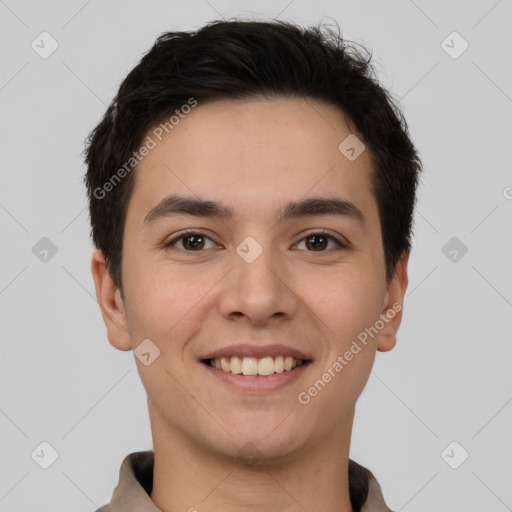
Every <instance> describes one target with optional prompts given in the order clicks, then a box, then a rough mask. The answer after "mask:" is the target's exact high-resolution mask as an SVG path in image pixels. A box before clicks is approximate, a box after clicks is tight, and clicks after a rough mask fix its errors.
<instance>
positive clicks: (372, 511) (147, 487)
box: [96, 450, 392, 512]
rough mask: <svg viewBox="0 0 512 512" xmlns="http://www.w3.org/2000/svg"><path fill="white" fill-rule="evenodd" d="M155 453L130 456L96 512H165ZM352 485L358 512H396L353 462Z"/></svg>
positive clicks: (372, 479)
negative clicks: (157, 494)
mask: <svg viewBox="0 0 512 512" xmlns="http://www.w3.org/2000/svg"><path fill="white" fill-rule="evenodd" d="M153 465H154V452H153V451H151V450H149V451H142V452H133V453H130V454H129V455H127V456H126V457H125V458H124V460H123V462H122V464H121V469H120V470H119V483H118V484H117V486H116V487H115V489H114V492H113V493H112V499H111V501H110V503H109V504H107V505H104V506H103V507H101V508H100V509H98V510H97V511H96V512H162V511H161V510H160V509H159V508H157V507H156V505H155V504H154V503H153V502H152V501H151V498H150V497H149V496H150V494H151V490H152V489H153ZM348 477H349V478H348V482H349V489H350V500H351V501H352V507H353V509H354V512H392V511H391V510H390V509H389V508H388V506H387V505H386V503H385V502H384V497H383V495H382V491H381V488H380V485H379V483H378V482H377V480H376V479H375V477H374V476H373V474H372V472H371V471H370V470H368V469H366V468H365V467H363V466H361V465H360V464H358V463H357V462H355V461H353V460H351V459H349V470H348Z"/></svg>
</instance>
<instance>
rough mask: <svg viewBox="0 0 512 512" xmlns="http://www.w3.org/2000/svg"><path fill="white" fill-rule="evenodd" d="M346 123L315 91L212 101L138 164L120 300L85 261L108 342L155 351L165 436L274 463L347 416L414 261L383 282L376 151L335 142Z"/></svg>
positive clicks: (343, 423)
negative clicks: (373, 181) (352, 151)
mask: <svg viewBox="0 0 512 512" xmlns="http://www.w3.org/2000/svg"><path fill="white" fill-rule="evenodd" d="M148 134H149V135H151V131H149V132H148ZM350 134H356V132H355V131H354V129H352V128H351V127H350V126H349V125H348V124H347V120H346V118H345V117H344V115H343V113H342V112H341V111H340V110H338V109H337V108H336V107H334V106H332V105H327V104H324V103H321V102H317V101H306V100H302V99H290V98H283V99H272V100H251V101H217V102H214V103H209V104H205V105H201V104H199V105H198V106H197V107H196V108H195V109H192V111H191V112H190V113H189V114H188V115H187V116H186V117H185V118H184V119H182V120H181V121H180V122H179V124H178V125H176V126H174V128H173V129H172V131H170V132H169V133H168V134H166V135H165V136H164V137H163V138H162V140H161V142H158V144H157V145H156V147H154V148H153V149H152V150H151V151H150V152H149V154H148V155H147V156H146V157H145V158H144V159H143V160H142V161H141V162H140V163H139V165H138V167H137V169H136V174H135V176H134V178H135V183H134V189H133V194H132V196H131V198H130V200H129V203H128V209H127V217H126V224H125V229H124V239H123V259H122V280H123V291H124V299H121V296H120V294H119V290H116V289H115V287H114V285H113V284H112V282H111V280H110V277H109V275H108V272H106V271H105V267H104V265H103V264H102V257H101V253H99V252H96V253H95V256H94V258H93V274H94V277H95V282H96V288H97V294H98V299H99V301H100V303H101V304H102V306H103V314H104V318H105V322H106V324H107V329H108V336H109V340H110V342H111V343H112V344H113V345H114V346H115V347H117V348H119V349H120V350H130V349H135V348H136V347H137V346H138V345H139V344H140V343H141V342H143V340H150V342H147V341H146V342H145V343H146V344H148V343H149V345H147V346H148V347H150V350H149V353H150V354H151V355H150V356H146V359H148V360H152V359H153V357H154V354H155V353H156V352H157V351H158V350H159V356H158V357H157V358H156V359H154V360H153V361H152V362H151V364H148V365H147V366H146V365H145V364H143V363H142V362H141V361H140V360H139V359H138V358H137V359H136V361H137V365H138V369H139V373H140V376H141V379H142V382H143V384H144V386H145V389H146V391H147V394H148V404H149V408H150V414H151V418H152V428H153V430H156V429H157V430H158V435H159V436H168V437H169V438H173V439H176V438H178V437H179V438H181V439H182V440H183V439H185V440H186V441H187V442H190V443H192V444H193V445H194V446H201V447H203V448H206V449H208V450H210V451H212V452H216V453H222V454H225V455H236V454H237V453H240V450H242V451H243V450H244V449H245V448H244V447H247V446H248V444H247V443H251V444H252V445H254V446H253V449H254V450H256V451H257V453H258V454H259V455H258V456H262V457H264V458H265V457H266V458H269V459H271V458H273V457H283V456H291V455H292V454H294V453H300V452H301V451H302V452H304V451H307V450H309V449H311V450H313V449H315V447H317V446H319V445H320V444H321V443H325V442H326V441H327V440H333V439H334V438H335V437H336V435H338V434H337V433H339V432H340V431H343V429H345V431H346V430H347V429H350V426H351V423H352V415H353V411H354V406H355V402H356V400H357V398H358V397H359V395H360V393H361V391H362V389H363V388H364V385H365V383H366V381H367V379H368V376H369V373H370V370H371V367H372V363H373V361H374V357H375V352H376V350H382V351H386V350H389V349H390V348H392V347H393V345H394V343H395V334H396V331H397V330H398V326H399V323H400V318H401V314H400V312H399V311H398V310H397V308H396V304H397V303H398V304H401V302H402V299H403V294H404V293H405V288H406V286H407V277H406V264H407V258H406V257H404V259H403V260H402V261H401V262H400V264H399V266H398V268H397V273H396V274H395V278H394V279H393V280H392V281H391V282H390V283H389V284H386V281H385V266H384V253H383V246H382V239H381V231H380V221H379V215H378V211H377V204H376V201H375V197H374V196H373V194H372V191H371V188H370V172H371V168H370V167H371V159H370V154H369V152H368V150H365V151H363V152H362V154H360V156H359V157H357V158H356V159H355V160H353V159H352V160H349V159H348V158H347V157H346V156H345V155H344V154H343V153H342V152H341V151H340V150H339V149H338V146H339V145H340V143H341V142H342V141H343V140H344V139H345V138H346V137H347V136H349V135H350ZM356 135H357V134H356ZM359 139H362V137H361V136H359ZM171 196H172V198H171ZM179 198H182V199H189V200H190V201H189V202H184V201H181V202H180V201H179V200H177V199H179ZM171 199H174V200H171ZM311 199H317V200H318V201H316V202H312V201H311ZM198 201H207V202H208V203H207V204H198V203H197V202H198ZM393 304H395V308H394V309H393ZM391 310H393V312H394V315H393V318H392V319H389V318H390V315H389V312H390V311H391ZM381 315H387V318H388V321H387V322H380V323H378V327H380V326H381V325H382V324H384V326H383V327H381V328H380V329H378V333H377V334H374V335H373V336H368V334H367V336H366V338H367V339H366V343H363V342H362V341H361V340H362V339H363V338H364V335H362V333H363V332H365V329H369V328H371V327H372V326H373V327H374V326H375V325H376V322H377V321H378V320H379V319H381V318H382V317H381ZM371 332H374V331H371ZM366 333H368V331H366ZM354 342H355V343H356V346H358V347H359V351H357V349H356V348H355V346H354ZM156 347H157V348H156ZM146 352H148V350H146ZM347 352H351V353H352V357H350V356H349V355H348V354H347ZM221 358H222V359H221ZM340 358H341V359H340ZM212 360H213V362H212ZM300 360H302V365H301V364H300ZM341 361H343V363H342V362H341ZM336 362H338V365H336ZM212 364H213V366H212ZM290 364H291V365H292V366H295V365H297V367H295V368H294V369H290V367H289V366H286V365H290ZM216 366H217V367H219V368H217V367H216ZM283 366H284V369H283ZM340 367H341V368H340ZM286 368H288V369H286ZM240 372H242V373H240ZM244 373H247V374H248V375H244ZM254 373H257V374H256V375H254ZM261 374H263V375H261ZM326 374H328V375H330V378H329V377H328V376H327V377H326V376H325V375H326ZM319 380H321V381H322V383H323V385H322V384H319V383H318V381H319ZM315 383H316V387H315ZM315 390H316V392H315ZM153 434H154V436H155V432H153Z"/></svg>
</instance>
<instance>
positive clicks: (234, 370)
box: [201, 355, 311, 377]
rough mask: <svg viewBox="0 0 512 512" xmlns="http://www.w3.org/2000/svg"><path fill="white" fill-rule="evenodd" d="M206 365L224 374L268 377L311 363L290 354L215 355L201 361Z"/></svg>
mask: <svg viewBox="0 0 512 512" xmlns="http://www.w3.org/2000/svg"><path fill="white" fill-rule="evenodd" d="M201 362H202V363H204V364H205V365H207V366H210V367H211V368H214V369H216V370H219V371H221V372H223V373H226V374H232V375H239V376H244V377H249V376H252V377H255V376H256V377H270V376H272V375H276V374H281V373H287V372H291V371H293V370H295V369H297V368H300V367H302V366H304V365H307V364H309V363H311V360H307V359H299V358H296V357H293V356H291V355H278V356H264V357H239V356H231V357H216V358H209V359H203V360H202V361H201Z"/></svg>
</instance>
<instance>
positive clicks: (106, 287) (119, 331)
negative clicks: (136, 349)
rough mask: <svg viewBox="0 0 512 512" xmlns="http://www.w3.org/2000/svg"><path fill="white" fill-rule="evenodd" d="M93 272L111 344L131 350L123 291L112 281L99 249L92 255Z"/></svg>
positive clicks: (120, 348) (121, 348)
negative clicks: (122, 296)
mask: <svg viewBox="0 0 512 512" xmlns="http://www.w3.org/2000/svg"><path fill="white" fill-rule="evenodd" d="M91 272H92V277H93V279H94V285H95V287H96V299H97V300H98V304H99V306H100V308H101V314H102V315H103V321H104V322H105V326H106V327H107V336H108V339H109V341H110V343H111V345H112V346H114V347H115V348H117V349H119V350H131V349H132V343H131V339H130V335H129V333H128V326H127V322H126V310H125V305H124V302H123V299H122V298H121V291H120V290H119V288H117V287H116V285H115V284H114V282H113V281H112V278H111V277H110V272H109V271H108V268H107V264H106V261H105V258H104V256H103V253H102V252H101V250H99V249H98V250H96V251H94V253H93V255H92V262H91Z"/></svg>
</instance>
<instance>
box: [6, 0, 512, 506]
mask: <svg viewBox="0 0 512 512" xmlns="http://www.w3.org/2000/svg"><path fill="white" fill-rule="evenodd" d="M233 16H241V17H244V18H270V17H279V18H280V19H293V20H295V21H296V22H299V23H301V24H316V23H318V22H319V21H322V20H324V21H327V22H329V19H328V18H329V17H332V18H334V19H335V20H337V21H338V22H339V24H340V26H341V28H342V30H343V34H344V35H345V37H347V38H348V39H350V40H353V41H357V42H363V43H364V44H366V45H367V46H368V47H370V48H373V51H374V58H375V60H376V65H377V67H378V70H379V73H380V77H381V80H382V82H383V83H384V85H385V86H387V87H389V88H391V90H392V92H393V93H394V95H395V97H396V98H400V102H401V105H402V108H403V109H404V112H405V115H406V117H407V120H408V122H409V126H410V130H411V134H412V137H413V139H414V140H415V142H416V144H417V146H418V148H419V150H420V153H421V157H422V159H423V162H424V166H425V172H424V175H423V178H422V185H421V188H420V190H419V204H418V210H417V217H416V225H415V236H414V249H413V252H412V255H411V259H410V266H409V279H410V281H409V289H408V292H407V295H406V299H405V304H404V314H405V317H404V321H403V324H402V327H401V329H400V331H399V340H398V345H397V347H396V348H395V349H394V350H393V351H392V352H389V353H386V354H378V356H377V361H376V364H375V367H374V371H373V374H372V376H371V378H370V381H369V383H368V386H367V388H366V389H365V391H364V393H363V395H362V397H361V399H360V401H359V405H358V408H357V414H356V420H355V425H354V435H353V441H352V448H351V457H352V458H354V459H355V460H357V461H358V462H360V463H361V464H364V465H366V466H367V467H369V468H370V469H371V470H372V471H373V472H374V474H375V475H376V477H377V479H378V480H379V481H380V483H381V485H382V488H383V490H384V496H385V498H386V501H387V502H388V504H389V505H390V506H391V508H393V509H394V510H396V511H398V510H404V511H411V512H412V511H429V512H432V511H461V512H462V511H464V512H472V511H481V512H484V511H485V512H491V511H496V512H499V511H506V510H512V486H511V485H510V482H511V480H512V462H511V459H512V438H511V423H512V403H511V402H512V386H511V382H512V377H511V360H512V358H511V355H512V344H511V324H512V322H511V319H512V315H511V313H512V272H511V271H510V269H511V262H512V234H511V226H512V223H511V221H512V173H511V164H510V162H511V147H512V144H511V142H512V139H511V135H512V123H511V117H512V67H511V61H512V59H511V56H512V55H511V53H512V52H511V49H512V35H511V34H512V30H511V28H512V2H511V1H510V0H501V1H496V0H485V1H484V0H480V1H467V0H466V1H462V0H461V1H426V0H415V1H414V2H413V1H406V0H401V1H399V0H386V1H371V2H370V1H340V0H338V1H333V0H330V1H328V0H324V1H318V2H316V3H315V4H313V2H307V1H305V0H293V1H290V0H272V1H261V2H249V1H239V2H234V1H225V0H208V1H207V0H189V1H176V0H174V1H163V0H161V1H156V0H153V1H150V2H122V1H117V0H116V1H113V0H109V1H104V2H99V1H98V0H92V1H91V0H90V1H89V2H87V1H84V0H73V1H66V2H65V1H63V0H61V1H53V2H34V1H32V2H29V1H16V0H0V48H1V50H0V51H1V66H0V105H1V116H0V130H1V132H0V141H1V144H2V152H1V155H2V161H1V167H2V170H1V173H0V175H1V188H0V226H1V233H2V250H1V265H0V311H1V355H2V356H1V357H0V386H1V390H2V393H1V399H0V429H1V435H0V445H1V456H0V466H1V467H0V510H1V511H12V512H18V511H41V512H42V511H48V512H50V511H51V512H57V511H69V510H74V511H77V512H78V511H84V512H86V511H93V510H95V509H96V508H97V507H99V506H100V505H103V504H104V503H106V502H107V501H109V499H110V496H111V493H112V491H113V488H114V486H115V484H116V483H117V478H118V471H119V466H120V463H121V461H122V459H123V457H124V456H125V455H127V454H128V453H130V452H132V451H137V450H144V449H151V448H152V443H151V435H150V429H149V420H148V417H147V409H146V407H147V406H146V400H145V392H144V389H143V387H142V384H141V383H140V380H139V377H138V374H137V370H136V366H135V362H134V357H133V353H132V352H119V351H117V350H115V349H114V348H113V347H111V345H110V344H109V343H108V340H107V338H106V334H105V328H104V325H103V322H102V319H101V315H100V310H99V307H98V305H97V303H96V300H95V297H94V286H93V280H92V277H91V274H90V256H91V253H92V250H93V248H92V245H91V243H90V241H89V226H88V217H87V210H86V201H85V193H84V188H83V186H82V175H83V173H84V170H85V169H84V165H83V163H82V160H81V157H80V153H81V151H82V149H83V140H84V138H85V137H86V135H87V134H88V132H89V131H90V130H91V129H92V128H93V127H94V125H95V124H96V123H97V122H98V121H99V119H100V116H101V115H102V114H103V112H104V111H105V109H106V105H107V104H108V103H109V102H110V101H111V99H112V97H113V96H114V94H115V92H116V89H117V87H118V86H119V83H120V81H121V80H122V79H123V78H124V76H125V75H126V74H127V72H128V71H129V70H130V69H131V68H132V67H133V66H134V65H135V64H136V63H137V62H138V60H139V59H140V57H141V56H142V54H143V53H144V52H146V51H147V50H148V49H149V48H150V46H151V45H152V43H153V41H154V39H155V37H156V36H157V35H159V34H160V33H161V32H164V31H167V30H189V29H196V28H199V27H200V26H201V25H203V24H204V23H205V22H207V21H210V20H213V19H217V18H221V17H224V18H230V17H233ZM43 31H47V32H49V33H50V34H51V36H52V37H53V38H54V39H55V40H56V41H57V42H58V45H59V46H58V49H57V50H56V51H55V52H54V53H53V54H52V55H51V56H49V57H48V58H46V59H43V58H42V57H40V55H39V54H38V53H36V51H34V50H33V49H32V47H31V43H32V41H34V40H35V41H36V43H37V42H38V41H39V44H40V45H41V44H42V43H40V38H38V36H39V34H40V33H41V32H43ZM453 31H457V32H458V33H459V34H460V35H461V36H462V37H463V38H464V40H466V41H467V42H468V43H469V47H468V49H467V50H466V51H465V52H464V53H462V54H461V55H460V56H458V57H457V58H453V57H452V56H450V55H449V54H448V53H447V52H446V51H445V49H443V46H442V41H444V40H445V39H446V38H447V37H448V36H449V35H450V34H451V33H452V32H453ZM456 37H457V36H455V39H454V38H453V36H451V37H450V38H448V40H447V43H445V45H446V44H448V45H449V46H451V47H452V48H451V49H449V51H451V52H452V54H453V53H454V52H455V53H458V51H459V50H460V49H461V48H462V41H461V40H460V39H457V38H456ZM45 48H46V49H48V48H49V43H48V40H46V43H45ZM43 237H47V238H49V239H50V240H51V242H52V243H53V244H54V245H55V246H56V248H57V253H56V254H55V255H53V256H52V253H51V252H49V253H48V255H47V256H46V261H41V257H42V255H41V254H42V253H40V252H38V251H41V250H43V249H44V243H47V242H40V244H43V246H41V247H43V249H41V247H40V246H36V249H35V250H34V252H36V254H34V252H33V250H32V248H33V247H34V246H35V245H36V244H37V243H38V241H39V240H40V239H41V238H43ZM452 237H456V238H457V240H455V241H452V242H451V244H455V245H453V246H452V245H449V246H447V247H445V246H446V244H447V243H448V242H449V241H450V240H451V239H452ZM462 244H463V245H464V246H465V247H467V253H466V254H464V255H462V250H461V249H462V248H463V246H462ZM443 248H444V249H443ZM454 249H455V250H456V251H457V258H456V260H455V261H454V256H455V253H453V252H451V254H450V251H453V250H454ZM43 441H46V442H48V443H49V444H50V445H51V446H53V448H54V449H55V450H56V451H57V452H58V455H59V456H58V458H57V460H56V461H55V462H54V463H53V464H52V465H51V466H50V467H49V468H48V469H42V468H41V467H40V466H39V465H38V463H36V462H35V460H33V458H32V457H31V453H32V452H33V451H34V450H35V449H36V448H38V447H39V446H40V443H41V442H43ZM453 441H456V442H457V443H458V445H457V446H456V447H455V448H454V449H452V448H453V447H451V448H449V449H448V450H447V451H445V448H446V447H447V446H448V445H450V443H452V442H453ZM38 449H39V450H40V448H38ZM462 450H466V451H467V452H468V453H469V458H468V459H467V460H466V461H465V462H464V463H463V464H462V465H460V467H458V469H452V467H450V466H449V465H448V463H447V461H449V462H450V463H451V464H452V465H457V464H459V463H460V461H461V460H462V454H463V451H462ZM45 453H46V455H45V456H48V453H49V452H48V450H46V452H45ZM443 453H444V456H442V454H443ZM34 459H36V460H37V457H35V456H34Z"/></svg>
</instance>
